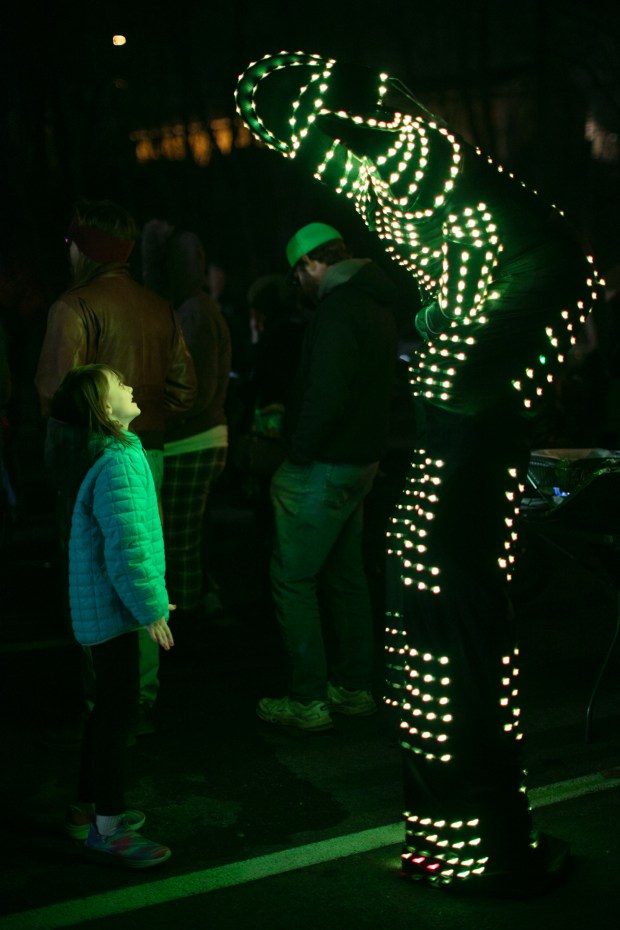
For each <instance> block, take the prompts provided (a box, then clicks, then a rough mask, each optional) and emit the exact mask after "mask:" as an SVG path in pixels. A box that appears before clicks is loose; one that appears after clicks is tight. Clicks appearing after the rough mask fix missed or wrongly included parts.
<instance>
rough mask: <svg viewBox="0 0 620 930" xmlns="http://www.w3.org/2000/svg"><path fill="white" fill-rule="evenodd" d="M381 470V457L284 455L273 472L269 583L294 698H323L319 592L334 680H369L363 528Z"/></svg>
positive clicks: (346, 683)
mask: <svg viewBox="0 0 620 930" xmlns="http://www.w3.org/2000/svg"><path fill="white" fill-rule="evenodd" d="M376 471H377V465H376V464H371V465H336V464H326V463H323V462H312V463H310V464H309V465H294V464H293V463H292V462H289V461H286V462H284V463H283V464H282V465H281V466H280V468H279V469H278V470H277V472H276V473H275V475H274V477H273V481H272V484H271V499H272V502H273V507H274V517H275V542H274V552H273V558H272V561H271V582H272V590H273V597H274V601H275V605H276V610H277V614H278V620H279V622H280V627H281V629H282V634H283V638H284V643H285V646H286V650H287V653H288V658H289V694H290V696H291V697H292V698H293V699H294V700H298V701H305V702H308V701H313V700H324V699H325V692H326V688H327V660H326V656H325V647H324V643H323V634H322V629H321V612H320V609H319V594H321V595H322V596H323V598H324V601H325V606H326V608H327V610H328V612H329V619H330V620H331V622H332V629H333V632H334V636H335V640H336V649H337V654H336V656H335V657H334V662H333V663H332V680H333V681H334V682H335V683H336V684H339V685H342V686H343V687H345V688H348V689H350V690H352V691H354V690H358V689H369V688H370V687H371V684H372V659H373V650H372V640H373V624H372V612H371V606H370V595H369V593H368V583H367V580H366V576H365V574H364V564H363V558H362V530H363V521H364V498H365V497H366V495H367V494H368V492H369V491H370V489H371V487H372V482H373V479H374V476H375V474H376Z"/></svg>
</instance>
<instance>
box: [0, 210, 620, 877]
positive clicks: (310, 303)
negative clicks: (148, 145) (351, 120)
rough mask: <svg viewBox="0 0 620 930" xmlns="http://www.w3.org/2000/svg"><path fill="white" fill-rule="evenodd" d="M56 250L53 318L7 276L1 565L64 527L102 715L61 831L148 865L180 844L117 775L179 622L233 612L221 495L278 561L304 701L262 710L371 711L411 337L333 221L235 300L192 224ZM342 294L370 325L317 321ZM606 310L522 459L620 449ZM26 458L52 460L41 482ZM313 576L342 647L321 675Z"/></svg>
mask: <svg viewBox="0 0 620 930" xmlns="http://www.w3.org/2000/svg"><path fill="white" fill-rule="evenodd" d="M137 242H139V248H138V249H137V250H136V253H134V264H133V267H134V268H136V263H135V257H136V254H139V258H140V268H139V273H138V274H135V275H134V277H132V275H131V274H130V272H129V264H128V263H129V258H130V254H131V253H132V250H133V247H134V245H135V244H136V243H137ZM66 247H67V260H68V267H69V271H70V284H69V287H68V288H67V289H66V290H65V291H64V293H63V294H62V295H61V296H60V297H58V298H57V299H56V300H55V301H53V303H52V304H51V307H50V308H49V309H48V306H47V300H46V296H45V294H46V288H45V287H44V286H41V285H39V284H37V283H36V282H35V281H34V279H33V278H32V277H31V276H30V275H29V273H28V270H27V268H26V267H25V266H20V265H19V264H18V263H17V262H8V261H6V262H5V263H4V264H3V266H2V269H1V277H0V311H1V317H0V416H1V420H0V424H1V434H0V435H1V446H0V451H1V455H2V487H1V489H0V510H1V512H2V533H3V535H2V551H3V556H4V559H5V561H6V563H7V564H10V560H11V528H12V527H13V526H17V527H19V522H20V520H22V519H23V514H24V513H25V512H28V510H29V509H30V510H32V508H33V507H35V508H36V507H37V506H38V507H39V508H40V509H42V510H47V511H48V512H49V513H50V514H51V513H52V512H53V513H54V519H55V521H56V526H57V540H58V551H59V553H60V554H61V565H63V566H64V567H63V569H62V570H63V571H64V572H65V573H66V575H67V579H68V580H69V590H70V598H69V602H70V603H69V604H65V605H61V604H59V605H58V613H59V614H62V613H63V611H64V614H65V617H64V619H65V623H66V625H67V626H68V625H69V624H70V623H71V624H72V627H73V633H74V635H75V637H76V638H77V640H78V642H79V643H80V644H81V645H82V646H83V647H84V649H83V652H82V674H81V678H82V683H83V691H84V702H85V707H87V708H90V709H91V712H90V714H87V715H86V720H87V723H86V728H85V732H84V736H83V749H82V761H81V769H80V775H79V780H78V789H77V793H76V797H75V802H74V803H73V804H72V805H71V807H70V808H69V810H68V811H67V815H66V822H65V828H66V831H67V833H68V834H69V835H70V836H72V837H73V838H75V839H84V840H85V841H86V844H87V846H88V847H89V848H90V849H91V851H92V852H94V854H96V855H99V856H101V857H103V858H105V857H106V856H107V857H113V858H118V859H120V860H123V861H124V864H126V865H130V866H131V865H133V866H142V867H143V866H145V865H157V864H159V863H161V862H164V861H165V860H166V859H167V858H168V856H169V855H170V851H169V850H168V849H167V847H165V846H164V845H162V844H161V843H155V842H152V841H150V840H147V839H145V838H144V837H143V836H142V834H141V832H140V831H141V828H142V825H143V823H144V815H143V814H142V813H141V812H140V811H127V810H125V806H124V796H123V776H122V771H121V770H122V768H123V764H122V763H123V759H124V753H125V749H126V745H127V743H128V741H130V740H131V739H135V737H136V736H142V735H146V734H149V733H152V732H154V728H155V717H154V707H155V704H156V701H157V696H158V690H159V650H160V647H162V648H164V649H170V648H172V647H173V645H174V629H175V624H182V623H184V622H190V621H195V620H197V619H198V620H199V621H204V622H209V617H212V616H213V615H214V614H215V613H217V612H221V610H222V604H221V601H220V598H219V594H218V586H217V582H216V580H215V579H214V578H212V577H211V575H210V571H209V564H210V560H209V553H210V551H211V550H212V549H217V546H218V540H217V538H216V537H209V538H206V537H205V530H206V527H207V526H208V524H207V522H206V521H205V512H206V510H207V506H208V501H209V498H210V496H211V495H212V494H213V492H214V490H215V491H216V492H217V493H219V494H220V495H222V496H223V497H224V498H226V497H228V498H229V499H230V500H233V501H235V502H237V503H238V502H239V500H242V501H243V502H244V504H245V505H246V506H247V507H249V508H251V509H253V511H254V514H255V519H256V523H257V526H258V535H259V537H260V538H261V541H262V545H263V561H262V570H263V571H264V574H265V576H266V577H268V575H269V560H271V591H272V595H271V596H272V597H273V600H274V603H275V610H276V615H277V617H278V620H279V622H280V626H281V629H282V633H283V637H284V641H285V645H286V650H287V653H288V656H289V664H290V668H289V673H290V674H289V682H290V690H289V693H288V694H287V695H286V696H285V697H283V698H263V699H261V700H260V701H259V704H258V707H257V712H258V715H259V717H261V719H263V720H264V721H266V722H267V723H277V724H281V725H285V726H290V727H295V728H299V729H302V730H309V731H314V730H317V731H320V730H323V729H327V728H329V727H331V725H332V714H333V713H342V714H345V715H358V714H359V715H365V714H370V713H373V712H374V711H375V710H376V704H375V700H374V697H373V695H372V691H371V688H372V663H373V645H372V627H373V620H372V607H371V604H370V600H369V595H368V589H367V584H366V581H365V578H364V569H363V558H362V529H363V524H362V519H363V518H362V514H363V502H364V498H365V497H366V496H367V495H368V493H369V491H370V489H371V487H372V484H373V478H374V476H375V474H376V471H377V466H378V463H379V462H380V461H386V457H387V458H389V454H390V448H391V447H392V449H393V448H397V449H398V450H399V452H400V453H403V450H404V457H405V459H406V458H407V456H408V455H409V449H410V447H411V446H412V444H413V431H414V430H415V422H416V419H415V411H414V409H413V407H412V406H411V405H410V399H409V397H408V385H407V379H408V365H409V360H410V353H411V351H412V349H414V348H415V341H414V342H413V344H412V341H411V333H410V332H409V333H406V334H404V333H402V332H401V333H399V332H398V331H397V322H396V317H395V315H394V313H393V312H392V307H393V305H394V304H395V303H396V302H397V300H396V297H395V293H394V288H393V286H392V285H391V283H390V281H389V277H388V276H386V274H385V273H384V272H383V271H382V270H381V269H379V268H378V267H377V266H376V265H374V263H372V262H368V261H367V260H365V259H358V258H354V257H353V256H352V255H351V253H350V252H349V250H348V249H347V246H346V245H345V243H344V242H343V241H342V238H341V236H340V234H339V233H338V232H337V230H335V229H333V227H329V226H326V225H325V224H322V223H314V224H310V225H309V226H306V227H304V228H303V229H302V230H300V231H298V233H297V234H296V236H294V237H293V238H292V239H291V241H290V242H289V246H288V250H287V253H288V254H287V257H288V265H289V273H288V274H285V273H283V272H274V273H271V274H265V275H263V276H261V277H259V278H258V279H257V280H255V281H254V282H253V284H252V285H251V287H250V288H249V290H248V292H247V294H246V295H245V297H244V298H243V299H241V298H240V297H239V296H238V294H235V288H234V287H231V286H230V284H231V282H230V281H229V280H227V276H226V273H225V272H224V270H223V269H222V268H221V267H219V266H218V265H217V264H216V263H215V262H212V263H209V261H208V256H206V255H205V251H204V248H203V246H202V244H201V242H200V240H199V238H198V237H197V236H196V235H195V234H194V233H193V232H192V231H191V230H189V229H184V228H179V227H175V226H173V225H171V224H170V223H168V222H167V221H165V220H163V219H159V218H155V219H151V220H149V221H147V222H146V223H145V224H144V226H143V228H142V230H141V231H140V230H139V229H138V227H137V226H136V224H135V221H134V219H133V217H132V216H131V215H130V214H129V213H127V211H126V210H124V209H123V208H122V207H119V206H117V205H116V204H114V203H111V202H109V201H101V202H88V201H81V202H79V203H78V204H77V206H76V212H75V215H74V217H73V220H72V221H71V224H70V226H69V228H68V231H67V236H66ZM308 256H310V257H308ZM283 265H284V263H283ZM334 266H336V268H337V270H334ZM136 277H140V281H141V283H139V282H138V281H137V280H135V278H136ZM362 279H363V281H362ZM352 280H354V281H355V284H354V291H353V292H352V293H353V294H354V298H352V300H353V303H354V305H355V309H356V313H358V314H359V312H360V306H362V308H363V313H364V320H365V323H364V327H363V328H362V329H360V328H359V326H358V324H357V323H355V321H354V319H353V316H351V319H350V320H348V321H347V322H345V323H344V324H342V323H340V324H338V325H339V326H340V329H339V328H338V325H336V328H335V329H334V322H333V320H334V318H335V317H334V315H333V314H332V316H331V317H330V316H329V314H326V313H325V309H324V305H325V303H326V301H328V300H329V296H330V293H333V292H334V289H336V291H337V300H338V304H339V306H340V307H342V306H343V299H344V305H346V296H347V293H348V292H347V287H350V286H351V284H350V282H351V281H352ZM233 283H234V282H233ZM607 296H608V300H607V301H606V302H605V303H602V302H601V304H600V306H599V307H597V309H596V312H595V313H594V314H593V315H591V316H590V317H589V318H588V321H587V324H586V326H585V327H584V328H583V330H582V332H581V333H580V334H579V335H578V339H577V342H576V345H575V346H574V349H573V351H572V353H571V355H570V357H569V358H568V361H567V364H566V366H565V368H564V372H563V374H562V376H561V377H560V378H559V380H558V381H557V383H556V386H555V388H554V391H553V393H552V394H551V395H550V398H551V399H550V400H549V401H548V402H547V404H546V406H545V408H544V409H543V413H542V414H541V415H540V416H539V417H538V418H537V419H536V420H535V421H534V424H533V428H532V432H531V437H530V441H531V445H532V447H546V448H550V447H561V448H569V447H579V448H585V447H594V446H603V447H606V448H610V449H612V448H614V447H616V446H617V445H618V444H619V443H618V407H617V404H618V383H619V381H620V370H619V368H618V333H617V309H616V305H617V292H616V291H615V289H614V286H613V282H610V285H609V287H608V291H607ZM317 301H319V306H320V307H322V308H323V309H322V310H321V309H319V310H318V311H317V309H316V307H317ZM414 340H415V337H414ZM348 398H349V399H351V398H352V399H353V400H352V403H353V406H351V404H350V403H349V399H348ZM390 421H391V422H392V427H391V429H390V428H389V424H390ZM334 424H335V425H336V432H334ZM351 424H352V425H351ZM403 425H404V428H403ZM130 427H131V428H130ZM349 427H350V429H349ZM399 430H400V432H401V435H399ZM402 433H404V435H402ZM136 437H137V438H136ZM142 450H144V454H143V451H142ZM32 461H34V462H37V461H40V462H41V463H43V462H44V465H45V468H44V472H45V481H44V482H43V483H42V484H40V485H37V482H36V481H33V480H32V478H31V477H30V478H29V475H31V474H32V471H36V467H35V468H34V469H33V468H32ZM325 462H327V463H329V464H324V463H325ZM321 469H322V471H321ZM319 472H321V473H320V474H319ZM323 472H325V474H323ZM33 489H34V491H33ZM32 493H34V495H35V497H36V495H39V497H38V500H28V495H29V494H32ZM76 501H77V503H76ZM317 514H320V515H321V516H320V519H317ZM162 526H163V536H162ZM164 546H165V574H164V559H163V551H164ZM319 579H320V581H321V587H322V588H323V589H324V590H323V594H324V595H325V596H326V599H327V601H328V602H329V607H330V613H331V616H332V620H333V623H334V628H335V641H336V644H337V646H338V649H337V653H336V655H335V656H334V657H332V661H331V663H330V672H329V675H328V666H327V660H326V656H325V652H324V645H323V642H322V639H321V636H320V621H317V617H318V611H319V604H318V601H317V590H316V589H317V583H318V580H319ZM267 587H268V585H267ZM351 617H354V618H355V624H354V627H351V624H350V619H351ZM364 618H365V619H364ZM168 619H173V623H172V627H169V626H168ZM128 631H131V632H133V633H135V636H131V637H130V636H121V634H124V633H127V632H128ZM364 631H365V632H364ZM362 632H364V635H362ZM119 669H120V670H123V673H122V675H121V676H120V678H121V679H122V682H123V687H122V688H121V687H119V685H118V682H119ZM135 699H137V701H136V700H135ZM134 705H135V706H134ZM93 708H94V710H93ZM111 760H116V762H113V761H111ZM116 763H118V764H116ZM93 805H95V806H94V807H93Z"/></svg>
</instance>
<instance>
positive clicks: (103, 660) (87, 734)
mask: <svg viewBox="0 0 620 930" xmlns="http://www.w3.org/2000/svg"><path fill="white" fill-rule="evenodd" d="M90 654H91V657H92V663H93V670H94V673H95V693H94V706H93V709H92V710H91V712H90V716H89V717H88V719H87V721H86V726H85V729H84V737H83V740H82V758H81V765H80V778H79V783H78V800H79V801H80V802H83V803H93V802H94V804H95V810H96V812H97V814H101V815H102V816H108V817H112V816H115V815H117V814H122V813H123V812H124V811H125V769H126V757H127V749H126V746H127V735H128V732H129V727H130V725H131V723H132V721H133V720H134V719H135V715H136V712H137V705H138V693H139V680H140V676H139V666H138V634H137V632H136V633H125V634H124V635H122V636H116V637H114V639H110V640H108V641H107V642H105V643H100V644H99V645H97V646H91V647H90Z"/></svg>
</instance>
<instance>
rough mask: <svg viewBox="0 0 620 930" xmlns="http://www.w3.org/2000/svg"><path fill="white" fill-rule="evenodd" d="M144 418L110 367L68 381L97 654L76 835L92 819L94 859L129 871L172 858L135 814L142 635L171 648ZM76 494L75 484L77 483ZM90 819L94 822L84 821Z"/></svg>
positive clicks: (84, 590)
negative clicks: (130, 772) (131, 769)
mask: <svg viewBox="0 0 620 930" xmlns="http://www.w3.org/2000/svg"><path fill="white" fill-rule="evenodd" d="M139 413H140V408H139V407H138V406H137V404H136V403H135V402H134V400H133V396H132V389H131V388H130V387H128V386H127V385H125V384H123V380H122V376H121V375H120V374H119V373H118V372H116V371H114V369H112V368H109V367H108V366H107V365H85V366H82V367H80V368H74V369H73V370H72V371H70V372H69V373H68V374H67V376H66V377H65V379H64V380H63V382H62V384H61V385H60V387H59V388H58V391H57V392H56V394H55V395H54V398H53V400H52V406H51V415H52V416H53V417H54V419H55V420H57V421H60V422H61V423H63V424H66V425H67V428H68V429H72V430H73V431H74V432H75V430H76V429H77V430H78V432H79V434H80V435H81V439H82V442H81V443H80V445H81V456H80V460H79V461H78V462H77V463H66V466H67V467H71V465H72V464H74V465H77V473H78V477H79V479H80V482H79V490H78V491H77V497H76V501H75V506H74V508H73V517H72V523H71V536H70V540H69V599H70V605H71V621H72V625H73V631H74V634H75V637H76V639H77V641H78V643H80V644H81V645H82V646H84V647H88V648H89V649H90V652H91V656H92V662H93V667H94V672H95V698H94V707H93V710H92V711H91V714H90V716H89V718H88V720H87V722H86V726H85V730H84V737H83V742H82V758H81V767H80V778H79V783H78V803H77V805H74V806H73V808H72V810H73V819H74V826H75V829H74V830H73V835H75V836H76V837H79V835H80V824H79V821H80V817H82V819H89V820H90V825H89V829H88V833H87V836H86V841H85V846H86V849H87V850H88V851H89V852H90V853H91V854H92V855H94V856H96V857H98V858H100V859H102V860H108V861H110V860H115V861H117V862H118V863H119V864H121V865H124V866H128V867H131V868H146V867H149V866H154V865H159V864H160V863H162V862H165V861H166V860H167V859H168V858H169V857H170V850H169V849H168V848H167V847H166V846H162V845H161V844H160V843H154V842H152V841H151V840H147V839H145V838H144V837H143V836H141V835H140V834H139V833H138V832H137V831H138V830H139V829H140V828H141V826H142V825H143V823H144V815H143V814H142V813H141V812H140V811H127V810H126V807H125V800H124V767H125V755H126V743H127V734H128V730H129V725H130V723H131V720H132V719H133V717H134V716H135V711H136V709H137V701H138V678H139V672H138V638H137V632H138V630H139V629H140V627H142V626H144V627H146V628H147V629H148V631H149V634H150V636H151V638H152V639H153V640H154V641H155V642H156V643H159V645H160V646H161V647H162V648H163V649H166V650H168V649H170V648H171V646H173V645H174V641H173V638H172V634H171V632H170V630H169V628H168V623H167V620H168V616H169V610H170V608H171V606H172V605H169V604H168V595H167V592H166V586H165V581H164V571H165V564H164V544H163V538H162V530H161V522H160V518H159V511H158V506H157V497H156V494H155V487H154V485H153V478H152V476H151V471H150V468H149V465H148V462H147V460H146V456H145V454H144V451H143V449H142V445H141V443H140V440H139V439H138V437H137V436H136V435H135V434H133V433H130V432H129V425H130V423H131V422H132V420H134V419H135V418H136V417H137V416H138V415H139ZM76 486H77V482H76ZM84 815H86V818H85V817H84Z"/></svg>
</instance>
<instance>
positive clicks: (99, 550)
mask: <svg viewBox="0 0 620 930" xmlns="http://www.w3.org/2000/svg"><path fill="white" fill-rule="evenodd" d="M125 436H126V437H127V439H128V440H129V441H128V443H127V444H124V443H122V442H120V441H118V440H109V441H107V442H106V444H105V445H104V448H103V452H102V453H101V455H100V456H99V458H97V459H96V461H95V463H94V465H92V467H91V468H90V470H89V471H88V473H87V474H86V477H85V478H84V480H83V482H82V484H81V486H80V489H79V492H78V495H77V500H76V502H75V508H74V510H73V519H72V522H71V537H70V540H69V600H70V605H71V620H72V623H73V631H74V633H75V638H76V639H77V641H78V642H79V643H81V644H82V645H84V646H94V645H96V644H97V643H103V642H106V640H109V639H113V638H114V637H115V636H120V635H121V634H122V633H128V632H130V631H131V630H135V629H137V628H138V627H140V626H144V625H146V624H148V623H152V622H153V621H154V620H158V619H159V618H160V617H166V618H167V617H168V594H167V591H166V585H165V580H164V574H165V561H164V541H163V537H162V529H161V522H160V518H159V511H158V507H157V496H156V493H155V486H154V484H153V478H152V475H151V470H150V468H149V464H148V462H147V459H146V456H145V454H144V450H143V449H142V445H141V443H140V440H139V439H138V437H137V436H136V435H134V434H133V433H126V434H125Z"/></svg>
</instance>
